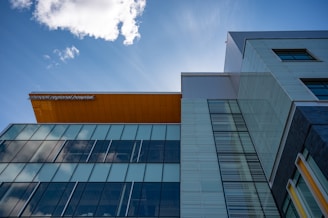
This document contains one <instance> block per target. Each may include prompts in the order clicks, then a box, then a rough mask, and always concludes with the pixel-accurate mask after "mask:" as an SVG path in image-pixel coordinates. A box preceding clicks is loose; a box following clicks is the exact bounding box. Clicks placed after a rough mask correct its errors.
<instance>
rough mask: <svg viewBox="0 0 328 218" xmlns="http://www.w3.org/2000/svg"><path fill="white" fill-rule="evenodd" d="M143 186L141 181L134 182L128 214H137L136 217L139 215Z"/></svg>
mask: <svg viewBox="0 0 328 218" xmlns="http://www.w3.org/2000/svg"><path fill="white" fill-rule="evenodd" d="M141 188H142V183H140V182H136V183H134V185H133V191H132V195H131V201H130V206H129V211H128V216H136V217H137V216H138V209H139V202H140V198H141ZM121 215H123V214H121Z"/></svg>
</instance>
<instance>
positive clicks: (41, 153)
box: [30, 141, 64, 162]
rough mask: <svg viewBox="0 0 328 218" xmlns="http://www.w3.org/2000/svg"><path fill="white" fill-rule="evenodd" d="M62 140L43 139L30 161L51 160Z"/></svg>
mask: <svg viewBox="0 0 328 218" xmlns="http://www.w3.org/2000/svg"><path fill="white" fill-rule="evenodd" d="M63 143H64V141H43V142H42V144H41V145H40V146H39V148H38V149H37V150H36V151H35V153H34V155H33V156H32V157H31V159H30V162H53V161H54V158H55V157H56V156H57V153H58V152H59V149H60V148H61V146H62V144H63Z"/></svg>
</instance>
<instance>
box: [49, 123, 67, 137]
mask: <svg viewBox="0 0 328 218" xmlns="http://www.w3.org/2000/svg"><path fill="white" fill-rule="evenodd" d="M67 128H68V125H66V124H63V125H62V124H61V125H58V124H57V125H55V127H54V128H53V129H52V130H51V132H50V134H49V135H48V137H47V140H58V139H60V138H61V137H62V135H63V134H64V132H65V131H66V129H67Z"/></svg>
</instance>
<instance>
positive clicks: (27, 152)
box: [12, 141, 42, 162]
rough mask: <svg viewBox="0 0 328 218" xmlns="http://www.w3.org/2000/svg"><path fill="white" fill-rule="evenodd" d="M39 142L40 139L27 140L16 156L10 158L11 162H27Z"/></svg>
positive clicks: (38, 145)
mask: <svg viewBox="0 0 328 218" xmlns="http://www.w3.org/2000/svg"><path fill="white" fill-rule="evenodd" d="M41 143H42V141H27V143H26V144H25V145H24V146H23V148H22V149H21V150H20V151H19V152H18V153H17V155H16V157H14V159H12V162H29V161H30V159H31V158H32V157H33V155H34V154H35V152H36V150H37V149H38V148H39V147H40V144H41Z"/></svg>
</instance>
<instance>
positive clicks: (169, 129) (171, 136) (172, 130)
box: [166, 125, 180, 140]
mask: <svg viewBox="0 0 328 218" xmlns="http://www.w3.org/2000/svg"><path fill="white" fill-rule="evenodd" d="M166 140H180V125H167V126H166Z"/></svg>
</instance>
